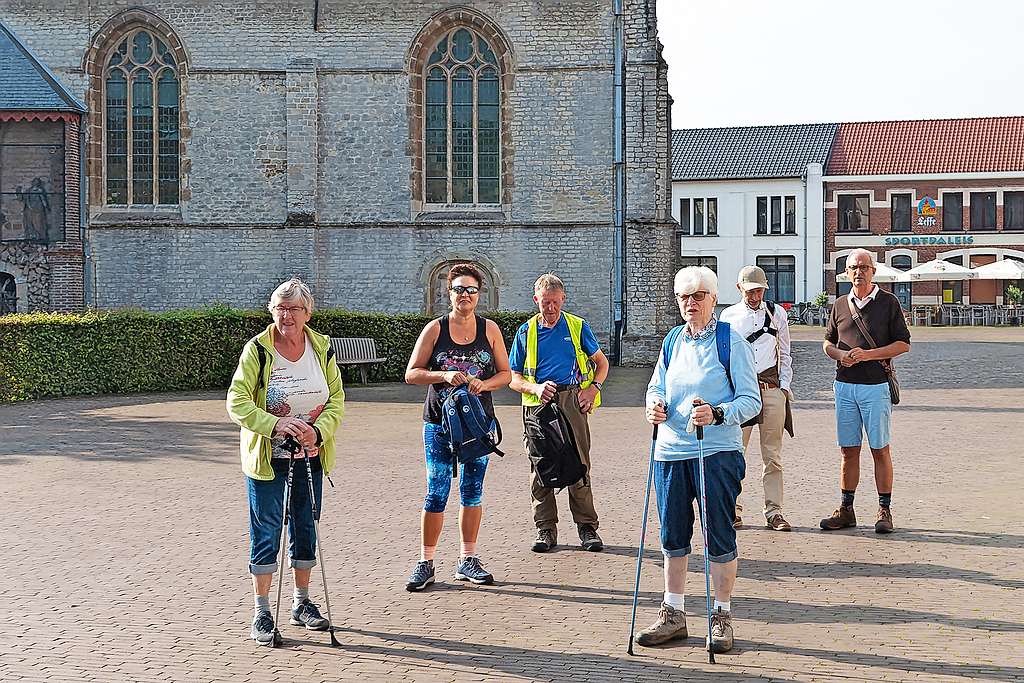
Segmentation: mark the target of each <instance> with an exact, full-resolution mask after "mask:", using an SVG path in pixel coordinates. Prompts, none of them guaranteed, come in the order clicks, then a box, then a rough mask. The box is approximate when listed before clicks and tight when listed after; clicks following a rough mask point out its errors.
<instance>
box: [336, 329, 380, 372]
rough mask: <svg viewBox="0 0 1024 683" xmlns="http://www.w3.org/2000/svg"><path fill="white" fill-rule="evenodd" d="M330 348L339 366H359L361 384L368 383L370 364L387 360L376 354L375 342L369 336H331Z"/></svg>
mask: <svg viewBox="0 0 1024 683" xmlns="http://www.w3.org/2000/svg"><path fill="white" fill-rule="evenodd" d="M331 348H332V349H334V357H335V359H336V360H337V361H338V365H339V366H342V367H344V366H346V365H357V366H359V377H360V378H361V379H362V380H363V384H369V381H368V373H369V370H370V366H372V365H376V364H377V363H383V362H384V361H386V360H387V358H381V357H380V356H378V355H377V342H376V341H375V340H373V339H371V338H369V337H331Z"/></svg>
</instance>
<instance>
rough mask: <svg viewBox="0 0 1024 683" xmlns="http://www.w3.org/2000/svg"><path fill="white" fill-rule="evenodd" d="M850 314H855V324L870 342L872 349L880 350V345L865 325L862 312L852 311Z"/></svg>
mask: <svg viewBox="0 0 1024 683" xmlns="http://www.w3.org/2000/svg"><path fill="white" fill-rule="evenodd" d="M850 312H851V313H852V314H853V316H852V317H853V322H854V323H856V324H857V329H858V330H860V333H861V334H862V335H864V338H865V339H867V340H868V344H871V348H873V349H876V348H878V344H876V343H875V340H874V338H873V337H872V336H871V333H870V332H868V326H867V325H865V324H864V318H862V317H861V315H860V310H859V309H858V310H856V311H854V310H852V309H851V310H850Z"/></svg>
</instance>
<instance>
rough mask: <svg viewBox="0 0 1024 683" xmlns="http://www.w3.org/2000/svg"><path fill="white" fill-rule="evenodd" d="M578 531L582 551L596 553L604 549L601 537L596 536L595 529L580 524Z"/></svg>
mask: <svg viewBox="0 0 1024 683" xmlns="http://www.w3.org/2000/svg"><path fill="white" fill-rule="evenodd" d="M579 531H580V546H581V547H582V548H583V549H584V550H590V551H593V552H595V553H596V552H599V551H601V550H603V549H604V543H602V542H601V537H600V536H598V535H597V529H595V528H594V527H592V526H590V525H589V524H580V526H579Z"/></svg>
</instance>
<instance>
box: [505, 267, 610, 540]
mask: <svg viewBox="0 0 1024 683" xmlns="http://www.w3.org/2000/svg"><path fill="white" fill-rule="evenodd" d="M533 300H534V302H535V303H536V304H537V308H538V309H539V311H540V312H539V314H538V315H537V316H536V317H535V318H533V319H531V321H530V322H526V323H523V325H522V326H521V327H520V328H519V330H518V331H517V332H516V337H515V341H514V342H513V343H512V349H511V352H510V354H509V365H510V367H511V368H512V381H511V383H510V384H509V386H510V387H512V389H513V390H515V391H518V392H519V393H520V394H523V411H524V415H526V414H529V413H530V411H538V410H540V409H541V408H542V407H543V405H544V404H546V403H548V402H549V401H552V400H555V401H557V404H558V407H559V408H560V409H561V410H562V412H563V414H564V415H565V417H566V419H567V420H568V422H569V426H570V428H571V429H572V432H573V436H574V437H575V439H576V445H577V447H578V449H579V456H580V460H582V462H583V465H584V466H585V467H586V468H587V474H586V475H585V476H584V477H583V478H582V479H581V480H580V481H578V482H576V483H575V484H573V485H572V486H569V487H567V488H568V490H569V510H570V511H571V512H572V518H573V521H574V522H576V527H577V530H578V532H579V536H580V544H581V545H582V547H583V548H585V549H586V550H592V551H599V550H601V549H602V548H603V547H604V545H603V544H602V542H601V537H600V536H598V535H597V527H598V521H597V511H596V510H595V509H594V494H593V491H592V490H591V488H590V425H589V423H588V421H587V416H588V415H589V414H590V413H591V412H593V410H594V408H596V407H597V406H596V404H597V403H599V396H600V391H601V385H602V383H603V382H604V381H605V379H606V378H607V377H608V358H607V357H606V356H605V355H604V353H603V352H602V351H601V348H600V346H598V343H597V338H596V337H595V336H594V332H593V330H591V329H590V325H589V324H588V323H587V322H586V321H585V320H583V319H582V318H578V317H576V316H573V315H571V314H568V313H563V312H562V305H563V304H564V303H565V285H564V284H563V283H562V281H561V280H560V279H559V278H558V277H557V276H555V275H553V274H550V273H549V274H546V275H541V276H540V277H539V278H538V279H537V282H536V283H535V284H534V287H533ZM531 324H533V325H535V326H536V349H533V350H531V349H529V348H528V342H529V339H530V327H531ZM576 340H578V344H579V348H577V341H576ZM531 351H532V352H531ZM581 357H585V358H586V359H587V361H586V363H585V365H586V367H580V362H581V361H580V360H578V359H580V358H581ZM528 359H529V360H530V361H532V362H531V363H530V365H532V366H535V368H533V367H527V361H528ZM531 371H532V372H533V373H534V374H530V373H531ZM530 488H531V493H532V497H533V521H534V524H535V525H536V527H537V539H536V540H535V541H534V543H533V548H532V549H533V551H534V552H538V553H544V552H547V551H548V550H551V549H552V548H554V547H555V546H556V545H557V544H558V528H557V526H558V503H557V501H556V500H555V491H554V489H551V488H547V487H545V486H543V485H542V484H541V482H540V479H539V477H538V476H537V472H536V471H535V470H534V471H531V473H530Z"/></svg>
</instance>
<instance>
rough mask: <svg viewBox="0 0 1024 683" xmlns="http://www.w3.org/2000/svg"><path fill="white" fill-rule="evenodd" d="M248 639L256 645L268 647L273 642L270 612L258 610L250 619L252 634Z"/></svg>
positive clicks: (272, 621)
mask: <svg viewBox="0 0 1024 683" xmlns="http://www.w3.org/2000/svg"><path fill="white" fill-rule="evenodd" d="M249 635H250V637H251V638H252V639H253V640H255V641H256V644H257V645H270V644H272V643H273V642H274V617H272V616H270V612H267V611H265V610H260V611H259V612H257V613H256V616H254V617H253V618H252V632H251V633H250V634H249Z"/></svg>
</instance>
